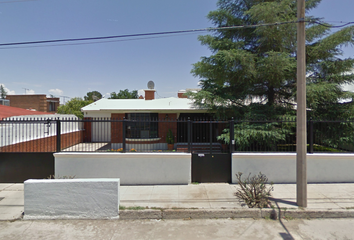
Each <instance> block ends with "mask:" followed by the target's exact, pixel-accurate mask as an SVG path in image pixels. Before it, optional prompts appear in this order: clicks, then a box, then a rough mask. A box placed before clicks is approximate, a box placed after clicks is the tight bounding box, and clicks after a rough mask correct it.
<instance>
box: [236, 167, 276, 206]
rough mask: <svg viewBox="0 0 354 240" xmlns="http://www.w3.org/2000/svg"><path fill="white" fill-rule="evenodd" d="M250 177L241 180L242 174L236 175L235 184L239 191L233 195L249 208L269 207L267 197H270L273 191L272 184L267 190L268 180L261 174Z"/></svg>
mask: <svg viewBox="0 0 354 240" xmlns="http://www.w3.org/2000/svg"><path fill="white" fill-rule="evenodd" d="M250 176H251V173H250V174H249V175H248V177H247V178H246V179H244V180H242V173H241V172H239V173H237V174H236V178H237V182H238V184H239V185H240V187H241V189H240V190H238V191H237V192H236V193H235V195H236V197H237V198H239V199H241V200H243V201H244V202H245V203H246V204H247V206H248V207H249V208H253V207H258V208H267V207H270V206H271V204H270V201H269V199H268V198H269V197H270V196H271V193H270V192H271V191H273V183H271V184H270V187H269V188H267V182H268V178H267V177H266V176H265V175H264V174H262V173H261V172H260V173H259V174H258V176H257V175H255V176H252V177H250Z"/></svg>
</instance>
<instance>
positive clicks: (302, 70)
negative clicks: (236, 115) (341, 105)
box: [296, 0, 307, 207]
mask: <svg viewBox="0 0 354 240" xmlns="http://www.w3.org/2000/svg"><path fill="white" fill-rule="evenodd" d="M297 19H298V23H297V113H296V200H297V205H298V206H299V207H307V163H306V153H307V148H306V49H305V46H306V45H305V44H306V38H305V0H297Z"/></svg>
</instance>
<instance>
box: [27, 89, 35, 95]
mask: <svg viewBox="0 0 354 240" xmlns="http://www.w3.org/2000/svg"><path fill="white" fill-rule="evenodd" d="M26 94H29V95H32V94H35V92H34V90H33V89H26Z"/></svg>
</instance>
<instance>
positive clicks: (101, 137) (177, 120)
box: [81, 89, 220, 150]
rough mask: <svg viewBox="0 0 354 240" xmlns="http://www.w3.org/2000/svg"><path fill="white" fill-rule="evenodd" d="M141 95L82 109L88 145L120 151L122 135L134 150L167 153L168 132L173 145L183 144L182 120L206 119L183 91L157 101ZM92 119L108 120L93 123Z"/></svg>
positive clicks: (149, 94) (149, 91)
mask: <svg viewBox="0 0 354 240" xmlns="http://www.w3.org/2000/svg"><path fill="white" fill-rule="evenodd" d="M144 91H145V99H104V98H103V99H100V100H98V101H96V102H94V103H91V104H90V105H87V106H85V107H83V108H82V109H81V111H82V112H83V113H84V117H85V119H86V120H92V121H91V122H90V124H87V125H86V127H85V129H86V130H87V128H90V129H91V130H90V131H91V139H90V141H91V142H110V143H111V147H112V148H113V149H118V148H121V147H122V143H123V134H124V135H125V141H126V144H128V145H129V144H130V145H129V146H132V147H134V148H139V147H143V145H144V147H145V148H148V149H150V150H155V149H167V142H166V136H167V132H168V131H169V130H171V131H172V133H173V136H174V142H175V143H176V142H187V136H186V134H180V133H181V131H182V130H183V131H185V132H186V129H187V122H185V121H182V120H184V119H185V120H187V119H188V118H189V119H191V120H193V119H197V118H205V117H209V115H208V113H207V112H208V110H207V109H203V108H198V107H197V106H195V105H194V102H193V100H191V99H189V98H187V97H186V96H185V94H184V93H185V91H183V90H182V91H179V92H178V95H177V96H178V97H170V98H161V99H155V90H154V89H146V90H144ZM95 119H96V120H97V119H110V120H109V121H106V122H104V121H103V122H102V121H101V122H97V121H95ZM123 119H125V120H124V121H125V122H124V124H125V126H124V127H123ZM123 129H124V130H123ZM208 131H209V128H208ZM219 132H220V131H219ZM205 140H207V139H205ZM129 146H128V147H127V148H129Z"/></svg>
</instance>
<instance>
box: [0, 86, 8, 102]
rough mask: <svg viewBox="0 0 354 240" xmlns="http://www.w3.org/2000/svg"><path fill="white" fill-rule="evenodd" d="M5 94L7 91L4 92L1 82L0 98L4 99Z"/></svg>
mask: <svg viewBox="0 0 354 240" xmlns="http://www.w3.org/2000/svg"><path fill="white" fill-rule="evenodd" d="M6 95H7V92H6V90H5V88H4V86H3V85H2V84H1V85H0V98H2V99H5V98H6Z"/></svg>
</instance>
